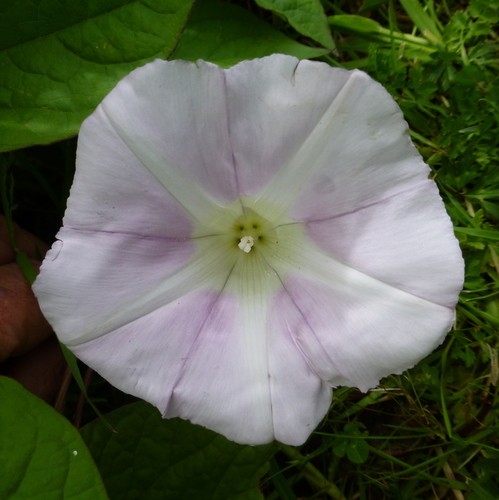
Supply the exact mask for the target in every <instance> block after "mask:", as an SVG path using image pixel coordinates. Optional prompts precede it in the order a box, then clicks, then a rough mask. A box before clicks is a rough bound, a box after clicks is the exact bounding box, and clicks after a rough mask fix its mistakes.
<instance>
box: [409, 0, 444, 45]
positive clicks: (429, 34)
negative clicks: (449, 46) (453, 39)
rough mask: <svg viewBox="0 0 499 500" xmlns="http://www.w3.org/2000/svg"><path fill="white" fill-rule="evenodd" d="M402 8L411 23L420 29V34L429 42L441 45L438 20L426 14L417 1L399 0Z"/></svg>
mask: <svg viewBox="0 0 499 500" xmlns="http://www.w3.org/2000/svg"><path fill="white" fill-rule="evenodd" d="M400 3H401V4H402V7H404V10H405V11H406V12H407V14H409V16H410V18H411V19H412V22H413V23H414V24H415V25H416V26H417V27H418V28H419V29H420V31H421V33H423V35H424V36H425V37H426V38H427V39H428V40H430V41H432V42H434V43H436V44H439V45H441V44H442V35H441V34H440V29H439V28H438V25H437V23H438V20H437V19H436V16H435V18H433V17H432V16H431V15H430V14H428V13H427V12H426V11H425V10H424V9H423V7H422V5H421V4H420V3H419V1H418V0H400Z"/></svg>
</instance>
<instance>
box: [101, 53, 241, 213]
mask: <svg viewBox="0 0 499 500" xmlns="http://www.w3.org/2000/svg"><path fill="white" fill-rule="evenodd" d="M100 109H101V110H102V111H103V112H104V113H105V114H106V115H107V117H108V118H109V120H110V122H111V123H113V125H114V126H115V127H117V130H118V132H119V134H120V136H121V137H122V138H123V139H124V141H125V142H126V143H127V145H128V146H129V147H130V148H131V149H133V150H134V152H135V153H136V154H137V156H138V158H140V159H141V160H142V161H143V162H144V164H145V165H147V166H148V167H149V168H151V170H156V172H160V173H161V175H162V176H164V177H163V178H162V182H163V184H164V186H165V187H166V188H171V187H172V185H173V186H174V185H176V184H173V183H171V182H169V181H168V177H169V176H172V178H175V179H177V180H178V179H182V181H183V183H184V184H185V186H186V187H187V186H188V184H189V183H190V189H191V191H192V192H193V194H194V193H198V196H200V195H204V194H207V195H209V196H211V197H213V198H214V199H216V200H220V201H222V202H231V201H233V200H234V199H235V198H236V197H237V191H236V178H235V174H234V164H233V157H232V150H231V146H230V139H229V134H228V124H227V110H226V95H225V81H224V72H223V70H222V69H221V68H219V67H218V66H215V65H213V64H210V63H206V62H203V61H199V62H198V63H196V64H194V63H188V62H185V61H162V60H156V61H154V62H152V63H149V64H146V65H145V66H143V67H141V68H139V69H138V70H135V71H133V72H132V73H130V74H129V75H128V76H126V77H125V78H124V79H123V80H122V81H121V82H120V83H118V85H117V86H116V87H115V88H114V89H113V90H112V92H111V93H110V94H109V95H108V96H107V97H106V99H105V100H104V101H103V103H102V105H101V108H100ZM164 169H167V170H168V169H170V171H165V170H164ZM180 191H181V190H176V192H175V194H176V195H177V194H178V195H182V200H181V201H182V203H183V204H184V205H185V206H188V205H189V202H188V201H189V200H188V198H186V199H183V198H184V196H187V195H188V192H187V190H186V192H184V193H181V192H180ZM194 200H195V197H193V199H192V200H191V201H192V203H193V204H194V203H195V201H194Z"/></svg>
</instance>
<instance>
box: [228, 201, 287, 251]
mask: <svg viewBox="0 0 499 500" xmlns="http://www.w3.org/2000/svg"><path fill="white" fill-rule="evenodd" d="M231 233H232V237H233V238H234V240H233V241H234V242H235V243H236V244H237V247H238V248H239V250H242V251H243V252H244V253H246V254H249V253H250V252H251V253H252V254H253V253H255V252H257V251H261V250H264V249H266V248H270V246H272V245H273V244H275V243H276V242H277V237H276V234H275V229H274V228H273V227H272V224H271V223H270V222H269V221H268V220H267V219H265V218H264V217H262V216H261V215H260V214H257V213H256V212H254V211H253V210H251V209H249V208H245V211H244V214H243V215H240V216H239V217H237V218H236V220H235V221H234V223H233V225H232V230H231Z"/></svg>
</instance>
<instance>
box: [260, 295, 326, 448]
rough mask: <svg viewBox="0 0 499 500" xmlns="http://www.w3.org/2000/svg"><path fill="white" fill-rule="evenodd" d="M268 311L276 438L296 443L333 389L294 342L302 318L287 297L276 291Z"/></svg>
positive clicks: (304, 436)
mask: <svg viewBox="0 0 499 500" xmlns="http://www.w3.org/2000/svg"><path fill="white" fill-rule="evenodd" d="M270 311H271V313H270V314H271V318H270V327H269V331H268V333H267V334H268V359H269V383H270V394H271V397H272V417H273V421H274V433H275V439H276V440H277V441H280V442H282V443H287V444H291V445H294V446H298V445H301V444H303V443H304V442H305V441H306V439H307V438H308V437H309V435H310V434H311V432H312V431H313V430H314V429H315V428H316V427H317V425H318V424H319V423H320V421H321V420H322V418H323V417H324V415H325V414H326V412H327V410H328V408H329V405H330V404H331V397H332V391H331V388H330V387H329V386H328V385H327V384H326V383H325V382H324V381H323V380H321V378H320V377H319V376H318V375H317V373H316V372H315V371H314V370H313V369H312V367H311V364H310V363H308V362H307V360H306V359H305V356H304V355H303V353H302V352H301V350H300V349H299V348H298V347H297V345H296V341H295V338H294V335H295V334H296V331H297V329H299V328H300V327H299V324H300V323H302V322H303V318H302V317H301V316H300V315H299V314H297V311H296V307H295V306H294V304H292V303H290V301H289V297H288V296H287V295H286V294H284V293H281V294H279V295H278V296H277V297H276V299H275V300H274V301H273V303H272V305H271V308H270ZM305 328H306V327H305Z"/></svg>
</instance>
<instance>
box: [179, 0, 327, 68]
mask: <svg viewBox="0 0 499 500" xmlns="http://www.w3.org/2000/svg"><path fill="white" fill-rule="evenodd" d="M328 52H329V50H327V49H322V48H318V47H309V46H307V45H303V44H301V43H298V42H296V41H295V40H292V39H291V38H288V37H287V36H286V35H284V34H283V33H281V32H280V31H277V30H276V29H275V28H273V27H272V26H271V25H270V24H267V23H265V22H264V21H262V20H261V19H259V18H258V17H256V16H254V15H253V14H251V13H250V12H248V11H246V10H244V9H242V8H240V7H238V6H236V5H230V4H224V3H220V2H217V1H214V0H203V1H202V2H197V3H196V5H195V6H194V9H193V10H192V15H191V17H190V19H189V22H188V24H187V26H186V28H185V31H184V33H183V35H182V37H181V38H180V41H179V44H178V47H177V49H176V50H175V52H174V53H173V55H172V58H177V59H186V60H189V61H195V60H196V59H204V60H205V61H211V62H214V63H216V64H219V65H220V66H225V67H227V66H231V65H233V64H236V63H238V62H240V61H242V60H244V59H253V58H256V57H263V56H268V55H270V54H274V53H281V54H288V55H291V56H295V57H298V58H299V59H307V58H312V57H319V56H321V55H324V54H327V53H328Z"/></svg>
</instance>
